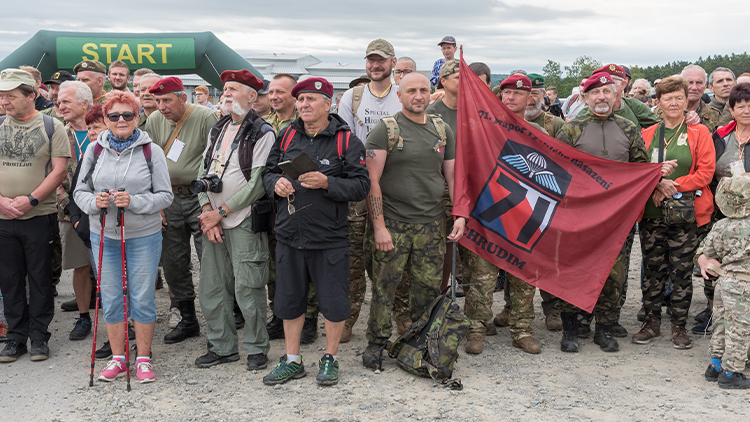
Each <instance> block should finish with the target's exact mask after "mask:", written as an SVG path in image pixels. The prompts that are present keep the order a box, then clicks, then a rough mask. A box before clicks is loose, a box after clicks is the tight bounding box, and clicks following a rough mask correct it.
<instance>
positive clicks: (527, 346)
mask: <svg viewBox="0 0 750 422" xmlns="http://www.w3.org/2000/svg"><path fill="white" fill-rule="evenodd" d="M511 345H513V347H518V348H519V349H521V350H523V351H524V352H526V353H531V354H532V355H538V354H539V353H542V347H541V346H539V343H537V342H536V340H534V337H532V336H526V337H521V338H520V339H518V340H513V342H512V343H511Z"/></svg>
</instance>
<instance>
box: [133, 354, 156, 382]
mask: <svg viewBox="0 0 750 422" xmlns="http://www.w3.org/2000/svg"><path fill="white" fill-rule="evenodd" d="M135 374H136V375H135V376H136V378H138V382H140V383H141V384H146V383H149V382H154V381H156V375H154V370H153V368H152V367H151V361H150V360H144V361H141V362H136V363H135Z"/></svg>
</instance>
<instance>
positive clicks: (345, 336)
mask: <svg viewBox="0 0 750 422" xmlns="http://www.w3.org/2000/svg"><path fill="white" fill-rule="evenodd" d="M352 329H354V326H352V325H349V321H346V322H345V323H344V331H342V332H341V340H339V343H349V341H350V340H351V339H352Z"/></svg>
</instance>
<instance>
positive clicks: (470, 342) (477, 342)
mask: <svg viewBox="0 0 750 422" xmlns="http://www.w3.org/2000/svg"><path fill="white" fill-rule="evenodd" d="M483 344H484V336H483V335H482V334H481V333H469V335H467V336H466V346H465V350H466V353H468V354H470V355H478V354H480V353H482V348H483Z"/></svg>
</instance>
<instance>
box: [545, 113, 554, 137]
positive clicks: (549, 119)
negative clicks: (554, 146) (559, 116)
mask: <svg viewBox="0 0 750 422" xmlns="http://www.w3.org/2000/svg"><path fill="white" fill-rule="evenodd" d="M544 130H546V131H547V134H548V135H549V136H552V137H554V136H555V135H556V133H555V116H554V115H553V114H551V113H544Z"/></svg>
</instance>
